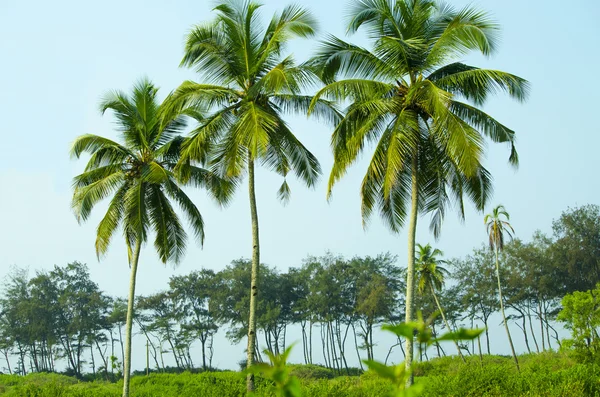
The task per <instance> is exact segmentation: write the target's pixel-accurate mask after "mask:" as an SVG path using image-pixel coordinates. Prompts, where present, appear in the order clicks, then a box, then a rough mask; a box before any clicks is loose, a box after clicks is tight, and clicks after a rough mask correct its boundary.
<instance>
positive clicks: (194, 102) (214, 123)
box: [170, 0, 339, 391]
mask: <svg viewBox="0 0 600 397" xmlns="http://www.w3.org/2000/svg"><path fill="white" fill-rule="evenodd" d="M260 7H261V5H260V4H258V3H255V2H254V1H241V0H240V1H238V0H229V1H225V2H223V3H222V4H220V5H218V6H217V7H216V8H215V10H216V12H217V16H216V18H215V19H214V20H213V21H212V22H210V23H208V24H204V25H199V26H196V27H195V28H194V29H193V30H192V31H191V32H190V34H189V36H188V38H187V42H186V46H185V56H184V58H183V60H182V62H181V65H182V66H187V67H193V68H196V69H197V70H198V72H199V73H201V74H202V75H203V78H204V79H205V80H206V81H207V82H209V84H200V83H195V82H192V81H185V82H184V83H182V84H181V86H180V87H179V88H178V89H177V90H176V91H175V92H174V93H173V94H172V96H171V99H170V100H171V103H172V104H173V105H172V106H174V107H176V108H182V107H183V108H185V107H200V108H202V109H208V110H210V111H211V112H212V113H211V114H210V115H209V116H208V117H207V118H206V119H205V120H203V121H202V122H201V123H200V124H199V126H198V127H197V128H196V129H195V130H194V131H193V132H192V134H191V136H190V138H189V142H188V144H186V145H185V148H184V150H183V153H182V161H181V162H180V163H181V164H180V170H181V173H182V174H183V175H185V169H186V165H187V164H190V163H193V162H200V163H201V164H207V165H208V166H210V167H211V169H213V170H215V171H216V172H217V173H219V175H221V176H223V177H227V178H233V179H238V178H240V177H241V176H243V175H244V173H245V172H247V173H248V190H249V191H248V193H249V200H250V215H251V223H252V270H251V272H252V275H251V286H250V312H249V313H250V314H249V321H248V324H249V326H248V349H247V355H248V359H247V363H248V366H251V365H252V364H253V363H254V357H255V351H256V318H255V313H256V302H257V293H258V290H259V286H258V284H257V280H258V272H259V262H260V245H259V224H258V210H257V203H256V195H255V183H256V182H255V167H256V165H257V163H258V164H260V165H263V166H266V167H267V168H269V169H271V170H272V171H275V172H276V173H278V174H279V175H281V176H282V177H283V178H284V181H283V184H282V185H281V188H280V189H279V191H278V196H279V198H280V199H281V200H283V201H286V200H288V199H289V196H290V188H289V185H288V184H287V181H286V177H287V176H288V174H289V173H290V171H294V172H295V174H296V176H297V177H298V178H299V179H300V180H302V181H303V182H304V183H305V184H306V185H307V186H309V187H313V186H314V185H315V183H316V181H317V179H318V177H319V175H320V173H321V168H320V165H319V162H318V160H317V159H316V158H315V156H314V155H313V154H312V153H311V152H310V151H309V150H308V149H307V148H306V147H304V145H302V143H301V142H300V141H299V140H298V138H296V136H294V134H293V133H292V131H291V130H290V129H289V127H288V125H287V124H286V122H285V121H284V119H283V116H284V114H285V113H289V112H296V113H302V114H306V112H307V111H308V106H309V104H310V102H311V99H312V97H311V96H306V95H302V94H301V88H302V87H303V86H305V85H306V84H307V83H309V82H310V81H311V80H315V79H316V78H315V76H314V75H313V74H312V73H311V71H310V69H309V68H308V67H306V66H305V65H303V64H300V65H298V64H296V63H295V62H294V59H293V58H292V57H291V56H284V53H285V50H286V46H287V44H288V42H289V41H290V39H292V38H296V37H299V38H307V37H311V36H313V35H314V33H315V25H316V23H315V20H314V19H313V17H312V16H311V15H310V13H309V12H308V11H306V10H305V9H303V8H302V7H299V6H289V7H286V8H285V9H284V10H283V11H282V12H281V13H280V14H277V15H275V16H273V18H272V19H271V21H270V23H269V24H268V25H267V26H266V27H265V26H263V25H262V24H261V23H260V20H259V14H258V11H259V9H260ZM314 107H315V110H316V113H317V114H318V115H319V116H321V117H324V118H326V119H328V120H329V121H335V120H338V119H339V113H338V112H337V111H336V110H335V108H334V107H333V106H332V105H331V104H330V103H328V102H327V101H319V102H318V103H317V104H316V105H315V106H314ZM247 386H248V390H249V391H250V390H253V388H254V379H253V375H248V380H247Z"/></svg>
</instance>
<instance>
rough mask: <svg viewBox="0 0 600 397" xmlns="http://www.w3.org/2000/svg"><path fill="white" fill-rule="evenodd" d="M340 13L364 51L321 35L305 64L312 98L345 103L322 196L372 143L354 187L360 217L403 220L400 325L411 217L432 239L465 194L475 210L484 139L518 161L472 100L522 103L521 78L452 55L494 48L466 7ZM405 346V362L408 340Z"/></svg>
mask: <svg viewBox="0 0 600 397" xmlns="http://www.w3.org/2000/svg"><path fill="white" fill-rule="evenodd" d="M349 15H350V17H349V20H348V31H349V32H351V33H354V32H356V31H358V30H359V29H360V28H364V29H366V31H367V32H368V35H369V37H370V38H371V41H372V43H371V45H372V49H365V48H362V47H358V46H356V45H353V44H351V43H348V42H345V41H343V40H341V39H339V38H337V37H330V38H329V39H328V40H327V41H325V42H323V43H322V44H321V48H320V49H319V51H318V53H317V55H316V56H315V57H314V58H313V60H312V61H311V62H312V64H313V65H314V67H315V69H316V70H317V71H318V74H319V76H320V77H321V78H322V80H323V81H324V83H325V84H327V85H326V86H325V87H324V88H322V89H321V90H319V91H318V92H317V93H316V95H315V99H314V101H316V100H318V99H320V98H322V97H323V98H327V99H330V100H334V101H342V102H344V101H345V102H349V103H350V105H349V106H348V107H347V108H346V109H345V110H344V117H343V119H342V120H341V121H340V122H338V123H336V125H335V129H334V132H333V136H332V149H333V155H334V164H333V168H332V170H331V173H330V177H329V185H328V196H329V195H331V191H332V188H333V185H334V184H335V183H336V182H337V181H338V180H339V179H340V178H341V177H342V176H343V175H344V174H345V173H346V170H347V169H348V167H349V166H350V165H351V164H352V163H354V162H355V160H356V159H357V158H358V157H359V155H360V154H361V152H362V151H363V150H364V149H365V148H366V147H370V146H369V145H367V142H374V141H376V142H377V144H376V147H375V151H374V153H373V156H372V158H371V161H370V164H369V168H368V170H367V173H366V174H365V177H364V179H363V182H362V185H361V200H362V214H363V219H364V221H363V222H364V223H366V222H367V220H368V218H369V217H370V215H371V213H372V212H373V210H374V209H379V210H380V213H381V216H382V218H383V220H384V221H385V223H386V224H387V225H388V226H389V227H390V229H391V230H392V231H394V232H398V231H399V230H400V229H401V228H402V227H403V226H404V224H405V222H406V221H408V251H407V252H408V260H407V273H406V277H407V281H406V284H407V288H406V306H405V321H406V322H411V321H412V320H413V305H414V299H413V295H414V289H415V244H416V225H417V217H418V215H419V214H432V222H431V229H432V231H433V233H434V235H435V236H436V237H437V236H438V235H439V233H440V228H441V223H442V220H443V217H444V214H445V211H446V209H447V207H448V205H449V204H450V201H451V200H452V199H454V200H455V201H456V202H457V203H459V205H458V206H457V207H458V211H459V214H460V216H461V217H463V216H464V206H463V200H464V199H463V196H465V195H466V196H467V197H468V198H469V199H470V200H471V201H473V203H474V204H475V207H476V208H477V209H478V210H480V211H483V209H484V208H485V206H486V204H487V201H488V199H489V197H490V195H491V190H492V186H491V176H490V174H489V172H488V171H487V170H486V169H485V168H484V167H483V165H482V163H481V162H482V159H483V155H484V143H485V139H486V138H488V139H490V140H491V141H492V142H505V143H509V144H510V146H511V154H510V158H509V161H510V163H511V164H513V165H515V166H516V165H517V164H518V157H517V152H516V150H515V146H514V142H515V133H514V131H512V130H510V129H509V128H507V127H505V126H504V125H502V124H500V123H499V122H498V121H496V120H495V119H493V118H492V117H491V116H490V115H488V114H486V113H485V112H483V111H482V110H480V109H479V108H478V107H477V106H480V105H483V104H484V103H485V101H486V99H487V98H488V97H489V96H490V94H493V93H495V92H496V91H504V92H507V93H508V94H509V95H510V96H511V97H512V98H515V99H517V100H519V101H523V100H524V99H525V98H526V97H527V91H528V83H527V82H526V81H525V80H524V79H522V78H520V77H517V76H515V75H512V74H509V73H506V72H502V71H498V70H489V69H480V68H477V67H474V66H470V65H466V64H464V63H461V62H459V61H458V60H459V59H460V58H461V57H463V56H464V55H465V54H467V53H469V52H472V51H477V52H480V53H482V54H484V55H490V54H492V53H493V52H494V50H495V46H496V34H497V32H498V26H497V25H496V24H495V23H494V22H493V21H492V20H491V19H490V18H489V17H488V16H487V15H486V14H485V13H484V12H481V11H479V10H477V9H475V8H472V7H466V8H463V9H461V10H455V9H453V8H452V7H450V6H447V5H444V4H442V3H438V2H435V1H430V0H399V1H387V0H363V1H356V2H354V3H353V5H352V7H351V9H350V12H349ZM464 100H466V101H470V102H472V104H468V103H466V102H464ZM314 101H313V103H314ZM406 350H407V360H406V365H407V368H408V367H410V365H411V360H412V356H413V345H412V341H411V340H407V343H406Z"/></svg>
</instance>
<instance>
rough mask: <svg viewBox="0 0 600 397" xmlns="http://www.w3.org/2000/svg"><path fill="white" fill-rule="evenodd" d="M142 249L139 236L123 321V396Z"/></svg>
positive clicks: (126, 386)
mask: <svg viewBox="0 0 600 397" xmlns="http://www.w3.org/2000/svg"><path fill="white" fill-rule="evenodd" d="M141 249H142V241H141V238H140V237H138V241H137V242H136V245H135V252H134V253H133V260H132V261H131V262H132V263H131V277H130V279H129V300H128V302H127V321H126V323H125V359H124V360H123V361H124V363H123V365H124V367H125V371H123V397H129V381H130V375H131V331H132V329H133V302H134V300H135V277H136V273H137V268H138V261H139V259H140V251H141Z"/></svg>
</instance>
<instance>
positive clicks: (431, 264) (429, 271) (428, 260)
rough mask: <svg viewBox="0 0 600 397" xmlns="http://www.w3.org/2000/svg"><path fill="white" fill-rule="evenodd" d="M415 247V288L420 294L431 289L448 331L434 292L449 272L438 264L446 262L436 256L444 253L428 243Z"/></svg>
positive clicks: (450, 329) (448, 326)
mask: <svg viewBox="0 0 600 397" xmlns="http://www.w3.org/2000/svg"><path fill="white" fill-rule="evenodd" d="M417 249H418V254H417V258H416V260H415V261H416V263H415V264H416V266H417V269H416V270H417V290H418V291H419V293H420V294H421V295H423V293H424V292H425V290H426V289H429V290H430V291H431V295H432V296H433V299H434V300H435V304H436V305H437V308H438V310H439V311H440V315H441V316H442V319H443V320H444V325H446V328H447V329H448V331H452V328H450V324H449V323H448V320H446V315H445V314H444V310H442V306H441V305H440V301H439V300H438V297H437V294H436V293H435V291H436V290H438V291H441V289H442V287H443V286H444V278H445V277H446V276H447V275H448V274H449V272H448V270H446V269H445V268H443V267H442V266H440V265H444V264H446V263H448V262H447V261H445V260H443V259H438V257H440V256H442V255H444V253H443V252H442V251H440V250H439V249H437V248H435V249H434V248H433V247H432V246H431V245H430V244H427V245H425V246H422V245H421V244H417ZM454 344H455V345H456V350H457V351H458V355H459V356H460V358H461V359H462V360H463V362H465V358H464V356H463V355H462V352H461V350H460V346H458V342H457V341H454Z"/></svg>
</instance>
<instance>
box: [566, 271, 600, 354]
mask: <svg viewBox="0 0 600 397" xmlns="http://www.w3.org/2000/svg"><path fill="white" fill-rule="evenodd" d="M599 297H600V283H599V284H597V285H596V289H594V290H590V291H586V292H581V291H575V292H573V293H572V294H567V295H565V297H564V298H563V299H562V306H563V308H562V310H561V311H560V313H558V316H557V320H559V321H562V322H563V323H564V324H565V327H566V328H568V329H570V330H571V336H572V338H571V339H569V340H567V341H565V347H566V348H572V349H574V350H575V353H576V354H577V357H578V359H579V360H581V361H583V362H594V361H595V362H600V336H598V330H599V329H600V302H599V301H598V298H599Z"/></svg>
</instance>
